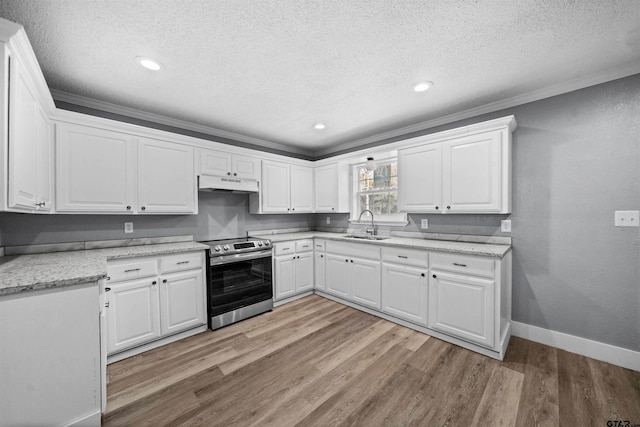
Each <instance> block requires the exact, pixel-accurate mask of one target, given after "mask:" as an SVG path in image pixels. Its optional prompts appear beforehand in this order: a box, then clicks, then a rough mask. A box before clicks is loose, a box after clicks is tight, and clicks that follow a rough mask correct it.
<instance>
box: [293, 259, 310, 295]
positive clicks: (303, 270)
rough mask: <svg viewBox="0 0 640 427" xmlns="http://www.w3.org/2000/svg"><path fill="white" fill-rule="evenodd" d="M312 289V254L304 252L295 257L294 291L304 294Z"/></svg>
mask: <svg viewBox="0 0 640 427" xmlns="http://www.w3.org/2000/svg"><path fill="white" fill-rule="evenodd" d="M312 289H313V252H305V253H301V254H298V255H297V256H296V291H297V292H305V291H310V290H312Z"/></svg>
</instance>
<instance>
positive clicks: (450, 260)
mask: <svg viewBox="0 0 640 427" xmlns="http://www.w3.org/2000/svg"><path fill="white" fill-rule="evenodd" d="M494 264H495V262H494V260H493V259H490V258H482V257H475V256H468V255H456V254H443V253H431V268H432V269H434V270H444V271H450V272H453V273H461V274H468V275H473V276H484V277H491V278H493V277H494V276H495V271H494Z"/></svg>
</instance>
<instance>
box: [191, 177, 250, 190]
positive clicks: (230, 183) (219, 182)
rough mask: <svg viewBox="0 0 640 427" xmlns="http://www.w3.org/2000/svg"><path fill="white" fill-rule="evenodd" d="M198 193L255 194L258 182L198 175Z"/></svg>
mask: <svg viewBox="0 0 640 427" xmlns="http://www.w3.org/2000/svg"><path fill="white" fill-rule="evenodd" d="M198 190H200V191H231V192H234V193H257V192H258V190H259V188H258V181H255V180H251V179H241V178H232V177H224V176H212V175H200V179H199V180H198Z"/></svg>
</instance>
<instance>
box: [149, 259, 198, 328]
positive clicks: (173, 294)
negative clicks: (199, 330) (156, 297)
mask: <svg viewBox="0 0 640 427" xmlns="http://www.w3.org/2000/svg"><path fill="white" fill-rule="evenodd" d="M160 279H161V280H160V283H159V285H160V322H161V323H160V324H161V328H160V330H161V333H162V335H168V334H173V333H176V332H180V331H184V330H187V329H191V328H194V327H196V326H200V325H204V324H205V323H206V322H207V317H206V310H205V299H206V298H205V285H204V275H203V273H202V270H201V269H200V270H188V271H182V272H179V273H169V274H163V275H162V277H161V278H160Z"/></svg>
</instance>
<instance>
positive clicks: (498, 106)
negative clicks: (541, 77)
mask: <svg viewBox="0 0 640 427" xmlns="http://www.w3.org/2000/svg"><path fill="white" fill-rule="evenodd" d="M638 73H640V61H639V62H634V63H632V64H630V65H628V66H626V67H622V68H617V69H612V70H607V71H605V72H602V73H597V74H592V75H589V76H583V77H579V78H577V79H573V80H569V81H566V82H563V83H559V84H555V85H552V86H548V87H545V88H542V89H538V90H535V91H532V92H528V93H524V94H522V95H516V96H513V97H510V98H506V99H503V100H500V101H495V102H491V103H489V104H485V105H481V106H478V107H474V108H470V109H468V110H464V111H460V112H458V113H453V114H449V115H446V116H442V117H438V118H436V119H432V120H427V121H423V122H420V123H416V124H413V125H409V126H404V127H401V128H398V129H394V130H391V131H388V132H382V133H378V134H375V135H371V136H368V137H365V138H361V139H357V140H355V141H350V142H346V143H341V144H338V145H332V146H329V147H326V148H324V149H320V150H317V151H314V152H313V153H312V156H313V158H315V159H316V160H318V159H321V158H325V157H329V156H331V155H332V154H335V153H338V152H345V150H346V151H347V152H348V151H355V150H357V149H358V148H359V147H361V146H363V145H367V144H372V143H376V142H381V141H385V140H387V139H391V138H396V137H399V136H402V135H408V134H411V133H414V132H421V131H425V130H428V129H431V128H434V127H436V126H441V125H446V124H449V123H454V122H457V121H459V120H465V119H469V118H472V117H477V116H481V115H483V114H488V113H493V112H495V111H500V110H504V109H506V108H511V107H516V106H518V105H523V104H528V103H530V102H534V101H539V100H541V99H545V98H550V97H552V96H557V95H562V94H564V93H568V92H573V91H575V90H579V89H584V88H586V87H589V86H595V85H598V84H601V83H606V82H609V81H612V80H617V79H621V78H623V77H628V76H632V75H634V74H638Z"/></svg>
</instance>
